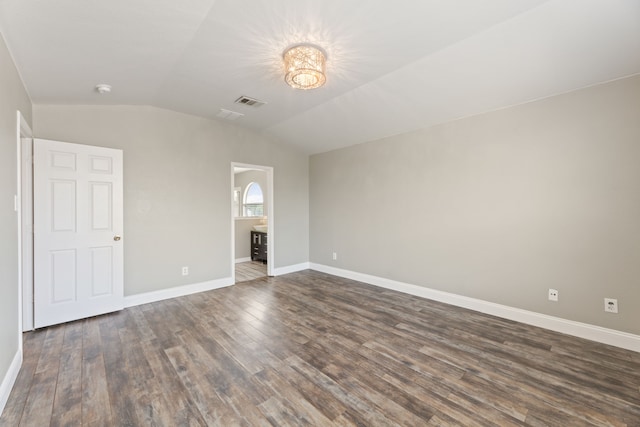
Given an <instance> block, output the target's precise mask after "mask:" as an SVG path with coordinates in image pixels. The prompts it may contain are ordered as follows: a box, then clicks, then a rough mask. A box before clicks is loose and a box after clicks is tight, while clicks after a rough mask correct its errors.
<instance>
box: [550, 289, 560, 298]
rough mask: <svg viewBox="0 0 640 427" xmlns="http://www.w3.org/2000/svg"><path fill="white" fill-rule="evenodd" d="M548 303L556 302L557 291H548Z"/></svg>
mask: <svg viewBox="0 0 640 427" xmlns="http://www.w3.org/2000/svg"><path fill="white" fill-rule="evenodd" d="M549 301H558V290H557V289H551V288H550V289H549Z"/></svg>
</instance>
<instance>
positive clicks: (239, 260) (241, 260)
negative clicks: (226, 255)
mask: <svg viewBox="0 0 640 427" xmlns="http://www.w3.org/2000/svg"><path fill="white" fill-rule="evenodd" d="M249 261H251V257H250V256H248V257H246V258H236V264H240V263H241V262H249Z"/></svg>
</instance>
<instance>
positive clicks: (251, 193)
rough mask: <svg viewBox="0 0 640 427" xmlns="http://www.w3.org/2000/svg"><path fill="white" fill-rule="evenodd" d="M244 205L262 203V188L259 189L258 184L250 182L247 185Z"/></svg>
mask: <svg viewBox="0 0 640 427" xmlns="http://www.w3.org/2000/svg"><path fill="white" fill-rule="evenodd" d="M244 203H245V204H253V203H264V202H263V198H262V188H260V184H258V183H257V182H252V183H251V184H249V187H248V188H247V193H246V195H245V200H244Z"/></svg>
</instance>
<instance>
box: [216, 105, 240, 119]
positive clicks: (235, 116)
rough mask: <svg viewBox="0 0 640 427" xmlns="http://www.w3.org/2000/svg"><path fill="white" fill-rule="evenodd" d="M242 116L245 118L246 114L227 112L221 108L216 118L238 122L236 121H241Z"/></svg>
mask: <svg viewBox="0 0 640 427" xmlns="http://www.w3.org/2000/svg"><path fill="white" fill-rule="evenodd" d="M242 116H244V114H242V113H237V112H235V111H231V110H225V109H224V108H221V109H220V112H218V114H216V117H219V118H221V119H225V120H236V119H239V118H240V117H242Z"/></svg>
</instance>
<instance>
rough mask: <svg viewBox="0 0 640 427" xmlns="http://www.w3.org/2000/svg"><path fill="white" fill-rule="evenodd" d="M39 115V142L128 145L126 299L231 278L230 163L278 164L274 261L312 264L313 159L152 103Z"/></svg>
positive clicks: (59, 109)
mask: <svg viewBox="0 0 640 427" xmlns="http://www.w3.org/2000/svg"><path fill="white" fill-rule="evenodd" d="M33 111H34V129H33V130H34V134H35V135H36V136H37V137H38V138H45V139H53V140H60V141H67V142H73V143H81V144H89V145H97V146H105V147H113V148H120V149H122V150H124V193H125V195H124V205H125V207H124V211H125V212H124V222H125V224H124V228H125V232H124V235H123V242H124V245H125V246H124V251H125V255H124V256H125V271H124V275H125V295H135V294H140V293H145V292H151V291H157V290H162V289H168V288H171V287H175V286H180V285H186V284H192V283H200V282H205V281H209V280H215V279H220V278H226V277H231V271H230V269H231V216H230V215H231V197H230V194H231V162H239V163H248V164H256V165H262V166H271V167H273V168H274V198H275V201H274V204H275V206H274V208H275V216H274V219H275V229H276V236H277V238H276V239H275V240H274V243H275V261H274V264H275V266H276V267H283V266H288V265H294V264H298V263H303V262H307V261H308V247H309V243H308V221H309V213H308V208H309V205H308V157H307V156H306V155H303V154H299V153H297V152H294V151H291V150H290V149H287V148H284V147H281V146H280V145H278V144H275V143H273V142H270V141H268V140H266V139H264V138H262V137H260V136H259V135H257V134H256V133H254V132H251V131H247V130H243V129H240V128H238V127H237V126H234V125H232V124H228V123H224V122H219V121H214V120H207V119H204V118H199V117H194V116H189V115H185V114H180V113H175V112H172V111H168V110H163V109H158V108H153V107H131V106H62V105H58V106H50V105H34V109H33ZM182 266H189V276H182V275H181V267H182Z"/></svg>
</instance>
